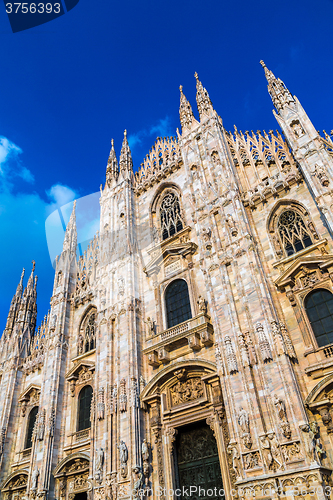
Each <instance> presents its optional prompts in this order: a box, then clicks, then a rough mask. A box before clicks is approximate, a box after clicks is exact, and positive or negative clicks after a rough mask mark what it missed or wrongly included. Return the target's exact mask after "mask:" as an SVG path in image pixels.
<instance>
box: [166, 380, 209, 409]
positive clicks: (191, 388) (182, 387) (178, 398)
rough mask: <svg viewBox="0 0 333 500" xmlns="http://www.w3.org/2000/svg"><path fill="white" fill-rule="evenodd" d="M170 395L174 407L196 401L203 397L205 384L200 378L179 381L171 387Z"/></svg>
mask: <svg viewBox="0 0 333 500" xmlns="http://www.w3.org/2000/svg"><path fill="white" fill-rule="evenodd" d="M170 394H171V404H172V406H177V405H179V404H182V403H187V402H189V401H194V400H196V399H199V398H202V397H203V395H204V388H203V383H202V381H201V379H200V378H199V377H194V378H190V379H188V380H185V381H178V382H177V383H176V384H175V385H173V386H172V387H170Z"/></svg>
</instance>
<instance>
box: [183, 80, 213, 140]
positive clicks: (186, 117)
mask: <svg viewBox="0 0 333 500" xmlns="http://www.w3.org/2000/svg"><path fill="white" fill-rule="evenodd" d="M194 76H195V79H196V82H197V85H196V87H197V93H196V101H197V108H198V112H199V116H200V120H203V119H204V118H205V117H208V116H210V115H211V114H212V113H213V112H214V108H213V105H212V101H211V100H210V97H209V94H208V92H207V90H206V89H205V87H204V86H203V85H202V83H201V81H200V80H199V76H198V73H194ZM179 90H180V106H179V116H180V123H181V126H182V129H183V130H184V129H185V128H187V129H190V128H191V127H192V124H193V123H194V122H196V119H195V118H194V115H193V111H192V107H191V104H190V103H189V101H188V100H187V99H186V97H185V95H184V93H183V86H182V85H181V86H180V87H179Z"/></svg>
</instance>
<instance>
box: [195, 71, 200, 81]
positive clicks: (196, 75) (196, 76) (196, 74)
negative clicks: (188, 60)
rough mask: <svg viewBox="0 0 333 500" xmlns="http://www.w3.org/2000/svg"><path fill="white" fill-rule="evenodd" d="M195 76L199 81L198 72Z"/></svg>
mask: <svg viewBox="0 0 333 500" xmlns="http://www.w3.org/2000/svg"><path fill="white" fill-rule="evenodd" d="M194 76H195V78H196V79H197V80H199V76H198V73H197V72H195V73H194Z"/></svg>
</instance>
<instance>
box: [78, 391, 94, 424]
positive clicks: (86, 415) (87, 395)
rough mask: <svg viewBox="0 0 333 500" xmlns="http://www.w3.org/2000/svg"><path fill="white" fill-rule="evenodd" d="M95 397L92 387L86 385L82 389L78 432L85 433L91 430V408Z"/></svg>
mask: <svg viewBox="0 0 333 500" xmlns="http://www.w3.org/2000/svg"><path fill="white" fill-rule="evenodd" d="M92 396H93V389H92V387H91V385H86V386H84V387H83V389H81V391H80V394H79V404H78V426H77V430H78V431H83V430H84V429H89V428H90V426H91V422H90V408H91V400H92Z"/></svg>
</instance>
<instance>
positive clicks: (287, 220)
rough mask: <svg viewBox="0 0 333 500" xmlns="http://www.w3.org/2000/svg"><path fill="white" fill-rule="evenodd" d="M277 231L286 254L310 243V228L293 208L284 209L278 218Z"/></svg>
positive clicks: (297, 250)
mask: <svg viewBox="0 0 333 500" xmlns="http://www.w3.org/2000/svg"><path fill="white" fill-rule="evenodd" d="M277 232H278V237H279V240H280V243H281V245H282V248H283V249H284V251H285V253H286V255H287V256H289V255H293V254H294V253H297V252H299V251H300V250H303V249H304V248H307V247H309V246H310V245H312V239H311V236H310V230H309V229H308V228H307V227H306V225H305V222H304V220H303V217H302V216H301V215H300V214H299V213H298V212H296V211H295V210H290V209H289V210H284V211H283V212H282V213H281V215H280V217H279V220H278V224H277Z"/></svg>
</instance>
